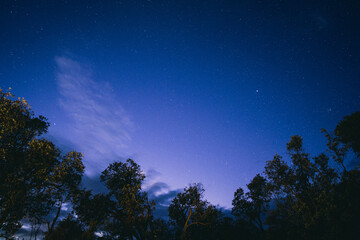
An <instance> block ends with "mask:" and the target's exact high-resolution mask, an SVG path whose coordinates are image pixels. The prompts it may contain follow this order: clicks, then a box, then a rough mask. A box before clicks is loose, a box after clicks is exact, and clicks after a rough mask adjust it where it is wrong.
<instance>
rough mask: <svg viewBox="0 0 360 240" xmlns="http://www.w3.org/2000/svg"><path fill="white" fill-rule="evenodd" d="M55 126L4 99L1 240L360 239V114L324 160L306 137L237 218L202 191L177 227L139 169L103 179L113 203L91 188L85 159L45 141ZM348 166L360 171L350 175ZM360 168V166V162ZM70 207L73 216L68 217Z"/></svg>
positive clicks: (183, 208) (246, 196) (256, 187)
mask: <svg viewBox="0 0 360 240" xmlns="http://www.w3.org/2000/svg"><path fill="white" fill-rule="evenodd" d="M48 126H49V124H48V122H47V120H46V118H45V117H43V116H38V117H37V116H35V115H34V113H33V112H32V111H31V109H30V107H29V105H28V103H27V102H26V101H25V100H24V99H15V98H14V96H13V95H12V94H11V93H10V92H4V91H2V90H1V89H0V237H2V238H5V239H12V238H13V237H14V236H15V234H16V233H17V232H18V231H19V230H20V228H21V226H22V225H23V224H27V225H30V226H31V232H30V233H29V234H30V235H29V237H30V238H32V239H37V238H39V236H40V237H41V238H44V239H48V240H52V239H54V240H55V239H59V240H60V239H79V240H90V239H124V240H125V239H137V240H144V239H149V240H152V239H164V240H165V239H166V240H171V239H174V240H175V239H181V240H184V239H188V240H190V239H199V240H201V239H209V240H211V239H214V240H216V239H219V240H221V239H224V240H225V239H226V240H232V239H234V240H235V239H284V240H285V239H294V240H296V239H356V238H358V237H360V227H359V224H360V219H359V218H360V170H359V167H360V165H359V161H358V160H359V158H360V112H356V113H354V114H352V115H350V116H346V117H344V119H343V120H342V121H341V122H340V123H339V124H338V125H337V127H336V129H335V131H334V133H331V132H327V131H326V130H323V132H324V134H325V137H326V138H327V141H328V143H327V148H326V149H325V151H324V153H321V154H320V155H318V156H315V157H311V156H310V154H309V153H307V152H306V151H305V149H304V148H303V139H302V138H301V137H300V136H297V135H295V136H293V137H291V139H290V141H289V142H288V144H287V151H288V159H284V158H283V157H282V156H279V155H275V156H274V158H273V159H272V160H270V161H267V162H266V165H265V168H264V171H263V172H262V173H261V174H257V175H256V176H255V177H254V178H253V179H252V180H251V182H250V183H249V184H248V185H247V189H242V188H239V189H237V190H236V192H235V193H234V199H233V208H232V216H228V215H226V214H224V213H223V212H222V211H221V210H220V209H218V208H217V207H215V206H214V205H212V204H210V203H209V202H208V201H206V200H205V199H204V197H203V193H204V191H205V190H204V188H203V186H202V185H201V184H192V185H190V186H188V187H186V188H185V189H184V190H183V191H182V192H180V193H178V194H177V196H176V197H175V198H174V199H173V200H172V202H171V204H170V206H169V209H168V212H169V221H165V220H163V219H157V218H155V217H154V214H153V213H154V210H155V207H156V206H155V203H154V202H153V201H151V200H149V198H148V196H147V193H146V192H145V191H143V190H142V184H143V181H144V179H145V175H144V173H143V172H142V171H141V169H140V166H139V165H138V164H136V163H135V162H134V161H133V160H131V159H128V160H127V161H125V162H114V163H112V164H110V165H109V166H108V167H107V168H106V169H105V170H104V171H103V172H102V174H101V176H100V179H101V181H102V182H103V183H104V184H105V186H106V187H107V189H108V192H107V193H101V194H93V193H92V191H91V190H87V189H85V188H84V187H82V186H81V179H82V175H83V173H84V165H83V163H82V158H83V156H82V154H81V153H79V152H75V151H72V152H69V153H66V154H63V153H62V152H61V151H60V150H59V149H58V148H56V146H55V145H54V144H53V143H52V142H51V141H48V140H46V139H44V138H41V136H42V135H43V134H44V133H46V132H47V129H48ZM348 158H353V159H350V161H351V162H357V165H356V166H354V164H352V166H351V167H348V165H347V161H349V160H348ZM354 160H355V161H354ZM64 207H68V208H70V209H71V210H72V211H71V212H69V211H64V210H63V208H64Z"/></svg>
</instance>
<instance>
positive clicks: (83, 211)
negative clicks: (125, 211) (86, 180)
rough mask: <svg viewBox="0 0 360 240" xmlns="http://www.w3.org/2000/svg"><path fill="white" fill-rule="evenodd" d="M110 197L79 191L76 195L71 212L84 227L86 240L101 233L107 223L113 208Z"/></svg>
mask: <svg viewBox="0 0 360 240" xmlns="http://www.w3.org/2000/svg"><path fill="white" fill-rule="evenodd" d="M113 204H114V202H112V201H111V200H110V195H105V194H95V195H93V194H92V193H91V191H88V190H80V191H79V193H78V194H77V195H76V200H75V201H74V205H73V210H74V212H75V213H76V216H77V219H78V220H79V221H81V223H82V224H83V225H84V231H85V235H86V237H87V239H93V238H94V234H95V232H97V231H98V232H103V231H104V228H105V225H106V223H107V222H108V221H109V215H110V214H111V210H112V209H113V208H114V207H115V206H114V205H113Z"/></svg>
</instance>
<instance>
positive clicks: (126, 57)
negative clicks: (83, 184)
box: [0, 0, 360, 208]
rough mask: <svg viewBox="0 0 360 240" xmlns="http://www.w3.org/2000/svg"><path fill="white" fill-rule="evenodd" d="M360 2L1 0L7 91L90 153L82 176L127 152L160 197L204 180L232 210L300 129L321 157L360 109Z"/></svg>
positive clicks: (0, 50)
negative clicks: (340, 125) (327, 133)
mask: <svg viewBox="0 0 360 240" xmlns="http://www.w3.org/2000/svg"><path fill="white" fill-rule="evenodd" d="M359 6H360V3H359V2H358V1H346V0H339V1H334V0H326V1H295V0H289V1H279V0H272V1H254V0H251V1H240V0H239V1H210V0H207V1H194V0H192V1H155V0H154V1H150V0H149V1H135V0H134V1H70V0H69V1H48V0H44V1H8V0H2V1H1V2H0V87H1V88H3V89H8V88H9V87H11V88H12V90H11V91H12V92H13V93H14V94H15V95H16V96H17V97H24V98H25V99H27V100H28V101H29V103H30V105H31V106H32V109H33V110H34V111H35V113H36V114H42V115H44V116H46V117H47V118H48V120H49V122H50V124H51V126H50V129H49V133H48V135H47V136H46V137H47V138H49V139H51V140H52V141H54V142H55V143H56V144H57V145H58V146H59V147H61V149H63V150H64V151H69V150H73V149H75V150H77V151H81V152H83V153H84V155H85V158H84V162H85V166H86V178H88V179H90V180H91V179H92V180H93V181H94V182H96V179H97V177H98V176H99V174H100V173H101V171H102V170H104V169H105V168H106V167H107V166H108V164H109V163H111V162H113V161H115V160H124V159H126V158H128V157H131V158H133V159H134V160H135V161H136V162H137V163H138V164H140V166H141V168H142V169H143V170H144V172H145V173H146V176H147V181H146V184H145V186H144V187H145V189H153V190H154V189H155V190H156V192H153V194H155V195H156V196H160V195H161V194H168V193H173V192H176V190H177V189H182V188H184V187H185V186H186V185H188V184H189V183H193V182H201V183H203V185H204V188H205V190H206V192H205V198H206V199H207V200H208V201H210V202H211V203H213V204H218V205H219V206H222V207H227V208H230V207H231V201H232V199H233V194H234V192H235V190H236V189H237V188H238V187H245V185H246V184H247V183H249V181H250V180H251V179H252V178H253V177H254V176H255V175H256V174H257V173H260V172H262V171H263V169H264V165H265V162H266V161H267V160H271V159H272V157H273V155H274V154H275V153H279V154H280V155H284V157H285V158H287V155H286V152H285V149H286V142H288V141H289V139H290V136H292V135H295V134H299V135H301V136H302V137H303V138H304V145H305V148H306V150H307V151H309V152H310V153H311V154H312V156H314V155H316V154H318V153H320V152H321V151H323V150H324V149H325V148H326V146H325V143H326V140H325V138H324V136H323V134H322V133H321V132H320V128H326V129H328V130H333V129H334V128H335V126H336V124H337V122H338V121H339V120H341V119H342V117H343V116H345V115H349V114H351V113H353V112H355V111H357V110H359V109H360V7H359ZM154 184H155V185H154ZM151 186H153V187H152V188H151ZM154 186H156V187H154Z"/></svg>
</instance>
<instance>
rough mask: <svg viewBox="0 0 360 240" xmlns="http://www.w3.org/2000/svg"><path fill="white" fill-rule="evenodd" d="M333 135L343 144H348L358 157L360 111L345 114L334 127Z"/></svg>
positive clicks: (359, 149) (359, 150)
mask: <svg viewBox="0 0 360 240" xmlns="http://www.w3.org/2000/svg"><path fill="white" fill-rule="evenodd" d="M335 136H336V137H337V138H338V140H339V141H340V142H342V143H344V144H349V145H350V146H351V148H352V149H353V150H354V152H355V153H356V154H357V156H358V157H360V111H359V112H355V113H353V114H351V115H350V116H345V117H344V118H343V119H342V120H341V121H340V122H339V123H338V125H337V126H336V128H335Z"/></svg>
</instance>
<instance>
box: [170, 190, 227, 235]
mask: <svg viewBox="0 0 360 240" xmlns="http://www.w3.org/2000/svg"><path fill="white" fill-rule="evenodd" d="M204 191H205V190H204V188H203V186H202V185H201V184H199V183H198V184H193V185H190V186H189V187H187V188H185V189H184V192H183V193H178V194H177V196H176V197H175V198H174V199H173V200H172V202H171V204H170V206H169V217H170V223H171V224H172V225H173V226H175V231H176V235H177V236H178V237H180V238H181V239H211V237H213V235H212V234H210V233H209V231H210V230H211V229H214V227H215V225H216V222H217V220H218V217H219V216H220V212H219V211H218V210H217V209H216V207H215V206H213V205H210V204H209V202H207V201H206V200H203V199H202V198H203V193H204Z"/></svg>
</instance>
